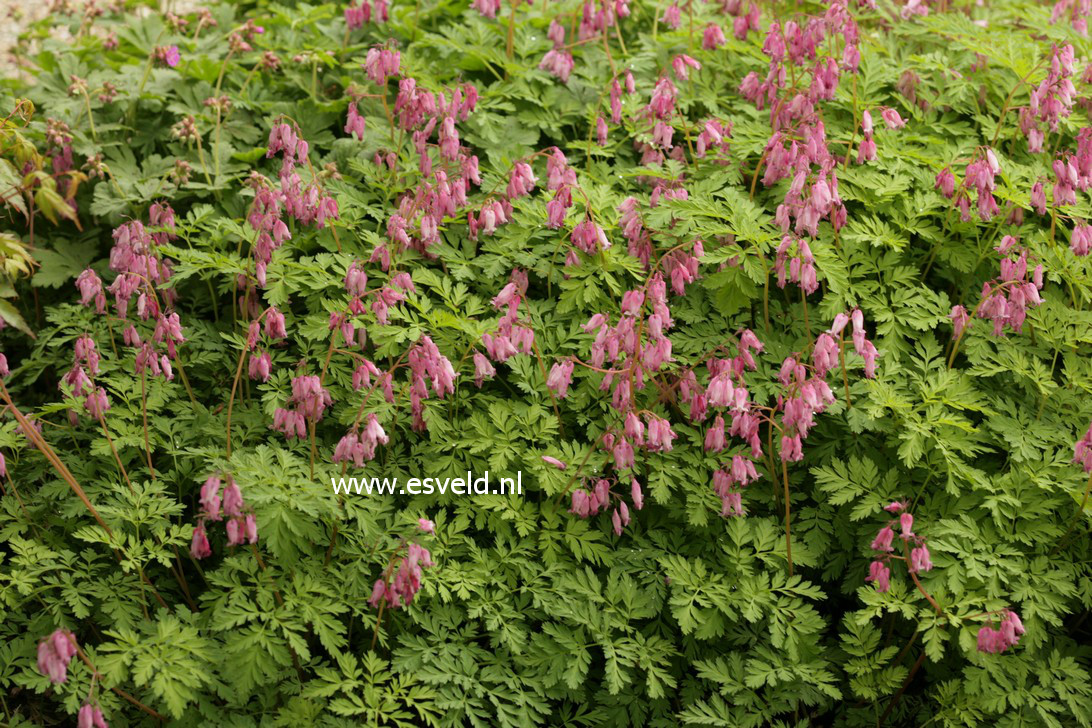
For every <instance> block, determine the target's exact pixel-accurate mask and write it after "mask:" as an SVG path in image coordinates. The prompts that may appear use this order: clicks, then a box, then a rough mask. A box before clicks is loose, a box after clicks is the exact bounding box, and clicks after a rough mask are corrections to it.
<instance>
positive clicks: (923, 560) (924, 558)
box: [910, 545, 933, 573]
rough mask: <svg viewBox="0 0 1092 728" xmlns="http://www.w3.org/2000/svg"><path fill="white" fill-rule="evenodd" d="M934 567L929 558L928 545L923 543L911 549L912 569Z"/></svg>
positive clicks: (913, 570)
mask: <svg viewBox="0 0 1092 728" xmlns="http://www.w3.org/2000/svg"><path fill="white" fill-rule="evenodd" d="M932 568H933V562H932V561H931V560H930V559H929V549H928V547H926V546H924V545H922V546H919V547H917V548H915V549H911V551H910V571H911V572H914V573H917V572H919V571H929V570H930V569H932Z"/></svg>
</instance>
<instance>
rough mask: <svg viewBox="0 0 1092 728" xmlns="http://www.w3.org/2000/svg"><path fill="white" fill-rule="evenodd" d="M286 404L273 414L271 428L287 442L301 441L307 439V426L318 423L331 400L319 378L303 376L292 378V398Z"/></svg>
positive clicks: (331, 402)
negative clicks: (287, 440) (296, 439)
mask: <svg viewBox="0 0 1092 728" xmlns="http://www.w3.org/2000/svg"><path fill="white" fill-rule="evenodd" d="M287 404H288V406H287V407H278V408H277V409H276V410H275V411H274V412H273V426H272V427H273V429H274V430H276V431H277V432H280V433H282V434H283V435H284V436H285V437H286V438H288V439H289V440H291V439H293V438H299V439H301V440H302V439H304V438H305V437H307V425H308V424H309V423H310V424H314V423H316V422H318V421H320V420H321V419H322V415H323V412H325V410H326V408H327V407H329V406H330V405H331V404H333V399H332V398H331V397H330V393H329V392H328V391H327V390H326V388H325V387H323V386H322V380H321V379H320V378H319V377H316V376H315V375H313V374H311V375H306V374H305V375H300V376H298V377H293V379H292V396H291V397H290V398H289V400H288V403H287Z"/></svg>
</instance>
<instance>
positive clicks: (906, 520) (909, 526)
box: [899, 512, 914, 539]
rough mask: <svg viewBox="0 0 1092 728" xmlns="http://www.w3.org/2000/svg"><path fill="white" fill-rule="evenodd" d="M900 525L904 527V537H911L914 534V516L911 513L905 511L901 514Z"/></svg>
mask: <svg viewBox="0 0 1092 728" xmlns="http://www.w3.org/2000/svg"><path fill="white" fill-rule="evenodd" d="M899 526H900V527H901V528H902V537H903V538H904V539H909V538H911V537H912V536H913V535H914V531H913V528H914V516H913V514H911V513H906V512H903V513H902V514H901V515H900V516H899Z"/></svg>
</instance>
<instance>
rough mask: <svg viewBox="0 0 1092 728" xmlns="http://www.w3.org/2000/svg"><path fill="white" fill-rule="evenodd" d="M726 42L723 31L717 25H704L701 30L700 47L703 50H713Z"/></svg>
mask: <svg viewBox="0 0 1092 728" xmlns="http://www.w3.org/2000/svg"><path fill="white" fill-rule="evenodd" d="M727 42H728V41H727V39H725V37H724V31H723V30H722V29H721V27H720V26H719V25H717V24H716V23H710V24H709V25H707V26H705V30H704V31H703V32H702V36H701V47H702V49H703V50H707V51H715V50H716V49H718V48H720V47H721V46H722V45H724V44H725V43H727Z"/></svg>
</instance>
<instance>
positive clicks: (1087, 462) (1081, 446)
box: [1073, 424, 1092, 473]
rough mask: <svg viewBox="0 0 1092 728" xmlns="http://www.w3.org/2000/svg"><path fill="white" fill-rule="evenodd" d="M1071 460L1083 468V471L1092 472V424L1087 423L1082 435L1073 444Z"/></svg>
mask: <svg viewBox="0 0 1092 728" xmlns="http://www.w3.org/2000/svg"><path fill="white" fill-rule="evenodd" d="M1073 462H1075V463H1077V464H1078V465H1080V466H1081V467H1082V468H1084V472H1086V473H1092V424H1089V425H1088V431H1087V432H1085V433H1084V437H1082V438H1081V439H1080V440H1077V443H1076V444H1075V445H1074V446H1073Z"/></svg>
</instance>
